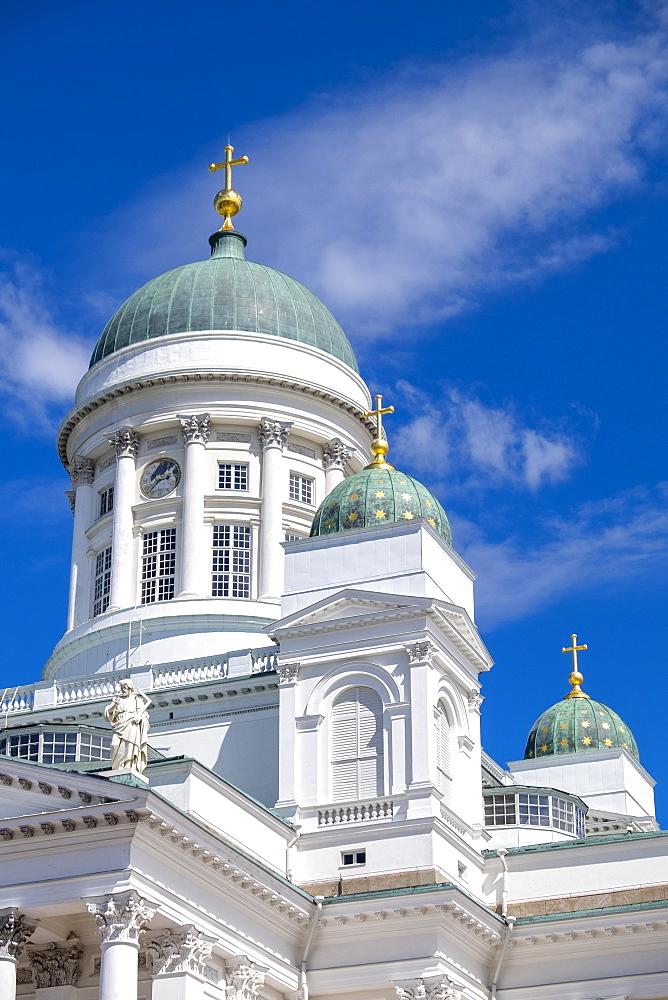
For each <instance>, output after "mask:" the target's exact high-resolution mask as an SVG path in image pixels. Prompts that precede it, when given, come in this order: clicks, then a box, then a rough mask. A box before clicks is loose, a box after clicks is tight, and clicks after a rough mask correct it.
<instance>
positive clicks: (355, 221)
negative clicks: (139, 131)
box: [119, 6, 668, 334]
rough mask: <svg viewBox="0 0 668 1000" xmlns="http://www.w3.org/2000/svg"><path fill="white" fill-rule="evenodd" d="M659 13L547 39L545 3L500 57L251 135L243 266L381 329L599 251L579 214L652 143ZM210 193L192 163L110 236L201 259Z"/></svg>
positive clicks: (659, 127)
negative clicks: (270, 268) (266, 270)
mask: <svg viewBox="0 0 668 1000" xmlns="http://www.w3.org/2000/svg"><path fill="white" fill-rule="evenodd" d="M656 13H657V19H658V23H657V24H656V26H655V27H654V28H653V29H652V30H646V31H645V33H643V34H638V35H636V36H635V37H633V38H630V37H629V35H628V32H627V33H626V34H624V35H619V36H618V37H616V38H615V37H614V31H613V30H612V29H609V30H608V31H607V35H606V33H605V30H604V29H601V27H600V25H592V24H591V23H590V24H588V25H587V26H586V27H583V28H581V29H577V28H576V26H575V25H573V24H571V23H570V22H569V30H568V32H564V31H563V23H562V24H561V26H560V29H559V30H554V31H553V34H552V35H551V36H550V38H549V39H546V31H545V30H544V29H545V23H549V22H550V17H549V15H548V14H546V12H545V10H544V8H543V7H542V6H541V14H542V18H543V25H542V30H541V32H540V33H539V34H537V35H535V36H531V37H530V36H526V37H524V38H522V39H521V40H519V41H517V43H516V45H515V48H514V49H513V50H512V51H507V52H506V53H505V54H498V53H494V54H489V53H488V54H486V55H485V56H483V57H481V58H476V59H473V58H468V59H461V60H460V61H459V62H456V61H455V62H451V63H449V64H448V65H430V66H415V65H411V66H405V67H403V68H399V69H395V70H394V71H393V73H392V75H391V77H389V78H387V79H385V80H384V81H383V80H381V81H376V82H375V83H374V84H373V85H369V86H367V87H365V88H360V89H358V90H356V91H355V93H353V94H351V93H345V94H338V95H327V96H326V97H323V98H321V99H319V100H316V101H314V102H313V103H312V104H311V105H310V106H308V107H306V108H304V109H301V110H299V111H296V112H294V113H292V114H288V115H284V116H282V117H280V118H277V119H272V120H270V121H268V122H260V123H257V124H256V125H254V126H252V127H249V128H248V129H247V130H246V131H245V133H243V134H241V135H239V136H238V137H237V142H238V145H239V148H241V145H243V147H244V148H243V152H249V153H251V154H252V155H251V164H250V166H249V167H247V168H246V167H244V168H243V174H241V171H239V174H241V176H238V179H237V181H236V183H237V185H238V186H239V187H240V188H241V189H242V191H243V193H244V198H245V201H246V207H245V208H244V214H243V217H242V221H241V220H240V222H239V226H240V228H241V229H243V230H244V231H246V232H247V233H249V234H251V237H252V238H251V243H250V245H249V255H250V256H251V257H252V258H253V259H260V260H263V261H266V262H268V263H272V264H273V265H274V266H278V267H280V268H281V269H283V270H287V271H288V272H289V273H293V274H295V275H298V276H299V277H300V278H301V279H302V280H304V281H305V282H306V283H307V284H309V285H310V286H312V287H313V288H314V289H315V290H317V291H318V292H319V293H320V294H321V295H322V296H323V298H324V299H325V301H326V302H327V303H328V304H330V305H331V306H332V307H333V308H334V310H335V312H337V313H338V314H339V315H340V317H341V318H342V319H343V320H344V321H345V322H346V324H348V325H349V327H350V329H351V330H352V331H354V330H366V331H368V332H371V333H375V334H383V333H387V332H388V331H391V330H392V329H394V328H396V327H397V325H400V324H404V323H406V322H408V321H410V322H411V323H413V324H414V323H415V322H416V321H417V322H421V321H423V322H431V321H434V320H439V319H442V318H444V317H447V316H449V315H451V314H453V313H456V312H458V311H459V310H461V309H462V308H465V307H467V306H468V305H469V303H470V302H471V301H472V300H473V299H474V298H475V296H476V295H479V294H480V293H481V292H483V291H484V290H485V289H489V288H494V287H501V286H504V285H507V284H509V283H512V284H516V283H517V282H521V281H524V282H526V281H528V280H535V279H536V278H537V277H540V276H541V275H543V274H545V273H548V272H554V271H555V270H558V269H562V268H567V267H571V266H573V264H574V263H577V262H578V261H581V260H584V259H586V258H587V257H589V256H590V255H592V254H595V253H599V252H601V251H603V250H605V249H606V248H607V247H608V246H610V245H611V243H612V242H614V240H615V239H616V236H615V233H614V232H611V231H609V230H608V229H604V231H599V228H598V227H597V225H596V223H594V222H592V221H591V218H590V216H591V213H592V212H593V211H594V210H596V209H598V208H600V207H602V206H605V205H607V204H609V203H610V202H612V201H613V200H615V199H617V198H619V197H621V196H624V195H626V194H628V192H629V191H632V190H634V189H635V188H637V187H638V185H639V184H640V183H641V182H642V179H643V176H644V173H645V170H646V165H647V159H648V157H650V156H651V155H653V154H655V153H656V152H657V150H659V149H662V148H663V146H664V144H665V111H666V83H667V80H668V40H667V34H666V29H665V25H664V24H663V22H662V21H661V11H660V10H659V9H657V12H656ZM562 15H563V12H562ZM562 20H563V17H562ZM555 23H556V21H555ZM553 27H554V26H553ZM578 30H580V39H581V41H580V44H579V45H577V44H575V43H574V41H573V38H574V37H575V36H576V35H577V33H578ZM566 35H567V36H568V39H569V41H568V42H566V41H565V40H564V39H565V36H566ZM212 152H213V151H212ZM212 194H213V190H212V187H211V178H210V176H209V175H207V173H206V171H205V170H204V169H203V168H202V166H201V165H199V164H198V166H197V168H195V167H193V168H191V169H190V168H189V169H187V170H185V171H184V172H183V173H182V174H181V175H180V176H178V177H169V178H160V179H158V180H157V181H156V182H155V184H154V185H153V186H152V189H151V191H150V192H148V193H147V194H146V196H145V197H144V198H143V199H140V201H139V202H138V203H136V204H134V205H133V206H131V208H129V209H128V211H127V213H126V215H125V216H124V218H123V222H122V231H123V234H124V235H123V236H122V237H119V238H122V239H125V240H128V239H129V240H131V245H132V248H133V254H134V256H135V260H136V261H137V263H139V264H140V266H141V267H142V268H143V269H144V272H145V274H147V275H150V274H154V273H156V272H157V271H159V270H161V269H164V267H165V266H171V265H173V264H176V263H179V262H181V261H182V260H183V259H184V256H183V255H184V253H185V254H192V255H193V257H197V256H201V255H202V250H203V249H204V235H205V234H206V233H207V232H208V230H209V229H210V228H213V225H212V223H213V220H214V218H215V216H214V215H213V213H212V211H211V209H210V207H209V206H210V204H211V202H210V199H211V196H212ZM140 232H141V238H138V234H139V233H140ZM138 246H139V247H142V248H143V249H142V250H140V251H139V252H140V253H143V258H142V259H141V261H139V260H138V259H137V256H136V255H137V247H138Z"/></svg>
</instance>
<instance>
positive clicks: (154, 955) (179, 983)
mask: <svg viewBox="0 0 668 1000" xmlns="http://www.w3.org/2000/svg"><path fill="white" fill-rule="evenodd" d="M213 944H214V940H213V938H208V937H205V936H204V934H202V933H201V932H200V931H198V930H197V928H196V927H194V926H193V925H192V924H188V925H186V926H185V927H182V928H180V929H178V930H165V931H164V932H163V933H162V935H161V936H160V937H159V938H155V939H153V940H152V941H150V942H149V943H148V945H147V947H146V953H147V955H148V956H149V957H150V958H151V960H152V964H153V990H152V993H151V1000H199V998H200V997H201V996H202V989H203V986H204V968H205V966H206V962H207V960H208V959H209V958H210V957H211V949H212V947H213Z"/></svg>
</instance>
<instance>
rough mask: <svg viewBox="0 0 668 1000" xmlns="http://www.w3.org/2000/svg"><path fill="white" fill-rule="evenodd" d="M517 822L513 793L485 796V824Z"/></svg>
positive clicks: (498, 824) (510, 824)
mask: <svg viewBox="0 0 668 1000" xmlns="http://www.w3.org/2000/svg"><path fill="white" fill-rule="evenodd" d="M515 823H517V818H516V811H515V794H514V793H513V792H511V793H510V794H508V795H486V796H485V825H486V826H514V824H515Z"/></svg>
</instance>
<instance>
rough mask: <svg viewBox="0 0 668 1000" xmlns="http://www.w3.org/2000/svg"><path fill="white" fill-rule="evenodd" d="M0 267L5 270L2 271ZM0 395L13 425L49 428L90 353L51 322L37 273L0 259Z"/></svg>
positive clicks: (28, 266)
mask: <svg viewBox="0 0 668 1000" xmlns="http://www.w3.org/2000/svg"><path fill="white" fill-rule="evenodd" d="M3 265H4V266H3ZM0 266H2V270H0V394H2V396H3V397H4V400H3V403H4V409H5V411H6V412H7V413H9V414H10V415H11V416H13V417H14V418H15V419H16V420H17V421H19V422H24V423H28V422H29V421H32V422H33V423H34V422H35V421H37V422H38V423H40V424H42V425H44V426H45V427H48V426H50V422H51V413H52V408H53V407H56V408H61V407H63V406H64V405H65V404H67V403H69V402H70V400H71V398H72V395H73V393H74V389H75V387H76V384H77V382H78V381H79V379H80V378H81V376H82V374H83V373H84V372H85V370H86V367H87V364H88V357H89V354H90V347H89V346H88V345H87V344H86V342H85V341H84V340H83V339H82V338H81V337H78V336H76V335H74V334H72V333H70V332H68V331H67V330H64V329H62V328H61V327H59V326H58V325H57V324H56V323H55V322H54V320H53V317H52V316H51V314H50V312H49V309H48V307H47V305H46V302H45V297H44V293H43V288H42V280H41V275H40V273H39V269H38V268H37V267H36V266H35V265H32V264H30V263H28V262H26V261H24V260H19V259H17V258H16V257H14V258H12V257H11V256H10V255H9V254H8V253H6V252H5V253H2V254H1V255H0Z"/></svg>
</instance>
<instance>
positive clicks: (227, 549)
mask: <svg viewBox="0 0 668 1000" xmlns="http://www.w3.org/2000/svg"><path fill="white" fill-rule="evenodd" d="M250 547H251V529H250V528H249V527H247V526H246V525H244V524H214V526H213V551H212V556H211V569H212V577H211V594H212V596H213V597H242V598H249V597H250V596H251V577H250V574H251V553H250Z"/></svg>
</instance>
